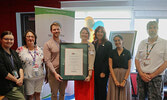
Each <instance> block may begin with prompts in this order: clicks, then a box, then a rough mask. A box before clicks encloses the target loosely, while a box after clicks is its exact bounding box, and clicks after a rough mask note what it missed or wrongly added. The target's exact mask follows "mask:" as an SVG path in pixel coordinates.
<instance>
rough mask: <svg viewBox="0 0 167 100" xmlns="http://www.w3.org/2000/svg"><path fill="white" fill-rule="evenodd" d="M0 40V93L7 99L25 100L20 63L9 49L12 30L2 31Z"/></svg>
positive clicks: (12, 38) (11, 44) (12, 42)
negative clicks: (22, 90)
mask: <svg viewBox="0 0 167 100" xmlns="http://www.w3.org/2000/svg"><path fill="white" fill-rule="evenodd" d="M0 41H1V45H0V95H3V96H5V97H6V98H8V99H9V100H25V98H24V95H23V93H22V92H21V89H22V88H21V87H22V84H23V78H24V74H23V69H22V63H21V60H20V59H19V56H18V55H17V53H16V52H15V51H14V50H12V49H11V47H12V46H13V44H14V36H13V34H12V32H10V31H4V32H3V33H2V34H1V37H0Z"/></svg>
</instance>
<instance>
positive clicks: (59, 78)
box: [55, 74, 63, 82]
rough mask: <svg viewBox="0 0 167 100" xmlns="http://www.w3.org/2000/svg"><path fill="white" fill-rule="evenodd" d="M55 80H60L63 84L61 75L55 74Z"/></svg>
mask: <svg viewBox="0 0 167 100" xmlns="http://www.w3.org/2000/svg"><path fill="white" fill-rule="evenodd" d="M55 78H56V79H57V80H58V81H60V82H62V79H63V78H62V77H61V76H60V75H59V74H55Z"/></svg>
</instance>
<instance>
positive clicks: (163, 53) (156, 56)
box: [135, 37, 167, 75]
mask: <svg viewBox="0 0 167 100" xmlns="http://www.w3.org/2000/svg"><path fill="white" fill-rule="evenodd" d="M147 45H148V50H147ZM153 45H154V47H153ZM152 47H153V48H152ZM151 48H152V50H151ZM150 50H151V52H150V53H149V56H148V57H147V52H148V51H150ZM146 58H147V59H149V65H147V66H144V61H145V59H146ZM135 59H137V60H138V61H139V62H140V68H141V70H142V71H143V72H144V73H153V72H154V71H156V70H157V69H158V68H159V67H160V66H161V65H162V64H163V63H164V62H165V61H167V40H164V39H162V38H160V37H158V39H157V41H155V42H154V43H152V44H150V43H149V42H148V39H145V40H143V41H141V43H140V44H139V47H138V51H137V54H136V57H135ZM163 74H164V72H162V73H161V74H160V75H163Z"/></svg>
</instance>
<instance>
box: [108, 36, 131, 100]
mask: <svg viewBox="0 0 167 100" xmlns="http://www.w3.org/2000/svg"><path fill="white" fill-rule="evenodd" d="M114 42H115V46H116V49H114V50H113V51H112V53H111V56H110V58H109V68H110V73H111V75H110V76H109V84H108V93H107V100H131V92H130V89H131V88H130V79H129V75H130V69H131V54H130V52H129V51H128V50H127V49H125V48H124V47H123V45H122V43H123V38H122V36H121V35H116V36H115V37H114Z"/></svg>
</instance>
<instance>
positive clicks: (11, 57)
mask: <svg viewBox="0 0 167 100" xmlns="http://www.w3.org/2000/svg"><path fill="white" fill-rule="evenodd" d="M9 59H10V61H11V63H12V68H13V69H15V66H14V61H13V56H12V55H10V57H9Z"/></svg>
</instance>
